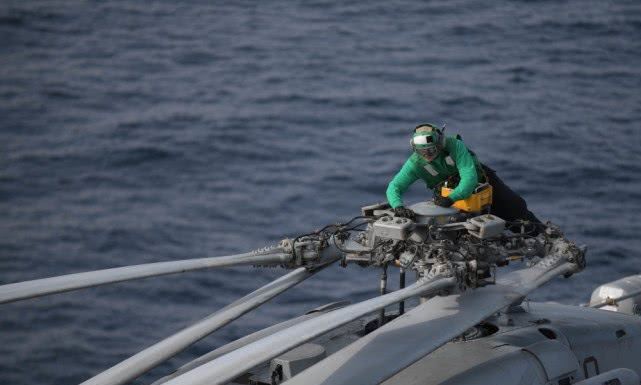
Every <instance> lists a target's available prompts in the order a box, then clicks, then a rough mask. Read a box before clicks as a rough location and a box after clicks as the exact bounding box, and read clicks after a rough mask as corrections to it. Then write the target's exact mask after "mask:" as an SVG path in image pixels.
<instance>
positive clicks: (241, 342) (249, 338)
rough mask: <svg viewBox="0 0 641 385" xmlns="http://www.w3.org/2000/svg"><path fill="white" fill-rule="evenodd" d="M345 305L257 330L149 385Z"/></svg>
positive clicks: (327, 306) (313, 311)
mask: <svg viewBox="0 0 641 385" xmlns="http://www.w3.org/2000/svg"><path fill="white" fill-rule="evenodd" d="M347 305H349V302H348V301H341V302H332V303H330V304H327V305H323V306H321V307H318V308H316V309H314V310H311V311H309V312H307V313H305V314H304V315H301V316H299V317H296V318H292V319H288V320H286V321H283V322H281V323H278V324H276V325H272V326H270V327H267V328H265V329H262V330H259V331H257V332H255V333H252V334H249V335H246V336H244V337H242V338H239V339H237V340H235V341H232V342H230V343H228V344H226V345H223V346H221V347H219V348H217V349H216V350H213V351H211V352H209V353H207V354H205V355H202V356H200V357H198V358H196V359H195V360H193V361H190V362H188V363H186V364H184V365H183V366H181V367H179V368H178V369H176V371H175V372H173V373H171V374H169V375H167V376H165V377H162V378H159V379H158V380H156V381H154V382H153V383H152V384H151V385H160V384H164V383H165V382H167V381H169V380H171V379H172V378H175V377H178V376H180V375H182V374H184V373H186V372H188V371H190V370H193V369H195V368H197V367H199V366H200V365H203V364H206V363H207V362H209V361H212V360H213V359H215V358H218V357H220V356H222V355H224V354H227V353H229V352H231V351H234V350H236V349H238V348H241V347H243V346H245V345H247V344H250V343H252V342H254V341H257V340H259V339H261V338H265V337H267V336H268V335H271V334H274V333H276V332H278V331H280V330H283V329H286V328H288V327H291V326H293V325H296V324H298V323H301V322H303V321H306V320H308V319H312V318H315V317H318V316H320V315H322V314H324V313H327V312H330V311H333V310H336V309H339V308H341V307H345V306H347Z"/></svg>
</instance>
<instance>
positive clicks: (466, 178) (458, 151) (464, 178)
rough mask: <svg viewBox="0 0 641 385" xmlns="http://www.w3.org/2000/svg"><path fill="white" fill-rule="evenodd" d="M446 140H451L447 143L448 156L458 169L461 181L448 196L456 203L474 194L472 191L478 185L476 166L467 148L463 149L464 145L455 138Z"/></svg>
mask: <svg viewBox="0 0 641 385" xmlns="http://www.w3.org/2000/svg"><path fill="white" fill-rule="evenodd" d="M448 139H449V140H451V142H450V143H448V145H449V146H448V147H449V148H448V150H450V156H452V157H453V158H454V161H455V162H456V168H458V173H459V176H460V177H461V181H460V182H459V184H458V186H456V188H455V189H454V191H452V193H451V194H450V198H451V199H452V200H454V201H457V200H460V199H466V198H468V197H469V196H470V195H472V192H474V189H475V188H476V185H477V184H478V175H477V173H476V164H475V163H474V159H473V158H472V155H471V154H470V152H469V151H468V150H467V147H465V144H463V142H462V141H460V140H458V139H455V138H448Z"/></svg>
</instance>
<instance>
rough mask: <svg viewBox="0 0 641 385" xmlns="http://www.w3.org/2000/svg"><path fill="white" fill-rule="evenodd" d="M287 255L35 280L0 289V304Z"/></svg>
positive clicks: (149, 265)
mask: <svg viewBox="0 0 641 385" xmlns="http://www.w3.org/2000/svg"><path fill="white" fill-rule="evenodd" d="M290 258H291V255H289V254H285V253H282V250H280V249H271V250H264V251H258V252H251V253H245V254H236V255H228V256H225V257H209V258H198V259H184V260H181V261H169V262H156V263H146V264H142V265H133V266H123V267H115V268H112V269H104V270H96V271H88V272H84V273H75V274H68V275H61V276H58V277H51V278H43V279H36V280H32V281H25V282H18V283H11V284H8V285H2V286H0V304H2V303H7V302H13V301H19V300H23V299H28V298H34V297H40V296H43V295H48V294H54V293H61V292H65V291H71V290H77V289H83V288H86V287H92V286H99V285H104V284H107V283H115V282H122V281H129V280H133V279H141V278H147V277H154V276H158V275H166V274H175V273H183V272H187V271H194V270H201V269H211V268H214V267H225V266H234V265H252V264H260V265H265V264H281V263H285V262H287V261H289V260H290Z"/></svg>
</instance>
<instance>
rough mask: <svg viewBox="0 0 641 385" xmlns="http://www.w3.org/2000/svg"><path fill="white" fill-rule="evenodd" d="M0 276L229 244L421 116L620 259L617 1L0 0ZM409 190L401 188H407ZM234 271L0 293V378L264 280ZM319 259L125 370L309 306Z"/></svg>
mask: <svg viewBox="0 0 641 385" xmlns="http://www.w3.org/2000/svg"><path fill="white" fill-rule="evenodd" d="M0 37H1V38H0V283H3V284H4V283H11V282H18V281H22V280H29V279H35V278H42V277H48V276H53V275H60V274H66V273H72V272H81V271H86V270H93V269H101V268H107V267H114V266H123V265H128V264H139V263H146V262H153V261H168V260H173V259H183V258H196V257H205V256H216V255H226V254H232V253H238V252H243V251H247V250H251V249H255V248H259V247H262V246H264V245H268V244H274V243H276V242H278V241H279V240H280V239H282V238H284V237H291V236H295V235H297V234H301V233H306V232H309V231H310V230H313V229H316V228H320V227H322V226H323V225H325V224H328V223H334V222H337V221H344V220H346V219H349V218H351V217H352V216H354V215H357V214H358V213H359V208H360V207H361V206H363V205H366V204H371V203H374V202H378V201H382V200H384V191H385V187H386V185H387V183H388V181H389V179H390V178H391V177H392V176H393V174H394V173H395V172H396V171H397V169H398V168H399V167H400V165H401V164H402V163H403V161H404V160H405V158H406V157H407V156H408V155H409V148H408V140H409V133H410V131H411V128H412V127H413V126H415V125H416V124H418V123H421V122H425V121H428V122H433V123H437V124H442V123H444V122H447V127H448V128H447V131H448V132H450V133H451V134H455V133H460V134H461V135H462V136H463V137H464V139H465V141H466V143H467V144H468V145H469V147H471V148H473V149H474V151H475V152H476V153H477V154H478V155H479V157H480V158H481V160H482V161H483V162H485V163H487V164H488V165H490V166H491V167H493V168H495V169H496V170H497V171H498V174H499V175H500V176H501V177H502V178H503V179H504V181H506V182H507V183H508V184H509V185H510V186H511V187H512V188H513V189H515V190H517V191H518V192H519V193H521V194H522V195H523V196H524V197H525V198H526V199H527V201H528V204H529V205H530V208H531V209H532V210H533V211H534V212H535V213H536V214H537V215H538V216H539V217H540V218H542V219H544V220H550V221H553V222H555V223H557V224H559V225H560V226H561V227H562V228H563V229H564V231H565V232H566V235H567V236H568V237H569V238H571V239H573V240H576V241H577V243H583V244H587V245H588V247H589V254H588V257H589V259H588V268H587V269H586V270H585V271H584V272H582V273H581V274H578V275H575V276H573V277H572V278H570V279H568V280H563V279H560V280H557V281H554V282H553V283H551V284H550V285H548V286H546V287H544V288H542V289H541V290H539V291H537V292H536V293H534V294H533V295H532V299H534V300H554V301H559V302H563V303H568V304H579V303H582V302H586V301H587V300H588V298H589V294H590V292H591V290H592V289H593V288H594V287H595V286H597V285H599V284H601V283H604V282H608V281H610V280H614V279H617V278H620V277H623V276H625V275H630V274H635V273H638V272H639V271H640V270H641V268H640V266H641V265H640V263H639V261H640V260H641V251H640V250H641V240H640V235H641V221H639V215H641V155H640V154H641V130H640V129H641V128H640V127H639V121H641V91H640V90H641V65H640V63H641V4H640V3H639V2H638V1H603V0H589V1H584V0H581V1H579V0H567V1H496V2H490V3H487V2H486V3H484V4H481V3H478V2H474V1H470V0H454V1H444V0H441V1H426V2H418V1H368V2H358V3H351V4H350V3H345V2H339V1H305V2H298V1H296V2H293V1H268V2H254V1H235V2H223V1H184V2H175V1H150V2H132V1H109V2H100V1H59V0H48V1H28V2H22V1H11V0H8V1H3V2H2V3H1V4H0ZM427 196H428V195H427V193H426V191H425V189H424V187H421V186H419V185H418V184H417V185H415V186H414V187H413V188H412V189H411V191H410V192H409V193H408V195H407V200H409V201H411V200H416V201H417V200H420V199H425V198H426V197H427ZM282 274H283V271H282V270H279V269H267V270H260V269H254V268H251V267H239V268H229V269H224V270H217V271H206V272H198V273H189V274H183V275H176V276H167V277H160V278H152V279H147V280H141V281H135V282H127V283H120V284H114V285H109V286H104V287H98V288H92V289H88V290H83V291H78V292H71V293H65V294H59V295H54V296H50V297H45V298H39V299H33V300H28V301H22V302H18V303H12V304H6V305H2V306H0V382H1V383H3V384H16V385H20V384H36V383H38V384H41V383H47V384H73V383H79V382H81V381H83V380H85V379H87V378H89V377H91V376H92V375H95V374H97V373H99V372H100V371H102V370H105V369H107V368H108V367H110V366H112V365H114V364H116V363H118V362H119V361H121V360H123V359H125V358H127V357H129V356H131V355H133V354H135V353H137V352H138V351H140V350H142V349H144V348H146V347H148V346H150V345H152V344H153V343H155V342H157V341H159V340H160V339H162V338H164V337H166V336H168V335H170V334H172V333H174V332H176V331H178V330H180V329H182V328H183V327H186V326H188V325H190V324H192V323H194V322H196V321H197V320H199V319H201V318H203V317H205V316H207V315H208V314H210V313H212V312H214V311H216V310H217V309H220V308H221V307H223V306H224V305H226V304H228V303H230V302H232V301H233V300H234V299H236V298H238V297H240V296H242V295H243V294H244V293H247V292H250V291H251V290H253V289H255V288H257V287H259V286H261V285H263V284H265V283H267V282H269V281H270V280H272V279H274V278H275V277H278V276H279V275H282ZM377 276H378V272H377V271H375V270H369V269H362V268H359V267H349V268H347V269H342V268H339V267H336V268H331V269H328V270H326V271H324V272H322V273H320V274H319V275H318V276H316V277H314V278H312V279H310V280H308V281H306V282H304V283H303V284H301V285H300V286H298V287H296V288H295V289H292V290H291V291H289V292H288V293H286V294H285V295H283V296H282V297H279V298H278V299H276V300H274V301H272V302H270V303H268V304H266V305H265V306H264V307H262V308H260V309H258V310H257V311H255V312H253V313H251V314H249V315H246V316H244V317H242V318H241V319H240V320H238V321H237V322H235V323H233V324H231V325H228V326H226V327H225V328H223V329H221V330H220V331H218V332H217V333H215V334H213V335H212V336H210V337H207V338H206V339H204V340H203V341H201V342H199V343H198V344H196V345H194V346H193V347H192V348H190V349H189V350H187V351H186V352H184V353H182V354H180V355H179V356H177V357H175V358H174V359H172V360H170V361H169V362H167V363H166V364H164V365H162V366H160V367H158V368H157V369H154V370H153V371H152V372H151V373H150V374H148V375H145V376H143V377H141V378H140V379H139V380H137V381H136V383H141V384H142V383H148V382H151V381H153V380H154V379H155V378H157V377H159V376H161V375H163V374H166V373H168V372H170V371H171V370H172V369H174V368H176V367H177V366H179V365H181V364H182V363H184V362H186V361H187V360H190V359H193V358H195V357H197V356H198V355H201V354H204V353H206V352H207V351H209V350H211V349H213V348H215V347H218V346H221V345H222V344H224V343H226V342H229V341H231V340H233V339H236V338H238V337H240V336H243V335H245V334H247V333H249V332H252V331H255V330H258V329H260V328H263V327H266V326H268V325H271V324H273V323H276V322H278V321H282V320H285V319H287V318H291V317H294V316H297V315H299V314H301V313H303V312H305V311H307V310H309V309H311V308H313V307H316V306H319V305H321V304H324V303H327V302H331V301H338V300H345V299H349V300H352V301H359V300H362V299H365V298H369V297H371V296H374V295H376V292H377V287H378V278H377Z"/></svg>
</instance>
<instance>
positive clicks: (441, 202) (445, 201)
mask: <svg viewBox="0 0 641 385" xmlns="http://www.w3.org/2000/svg"><path fill="white" fill-rule="evenodd" d="M434 204H435V205H437V206H441V207H450V206H451V205H453V204H454V201H453V200H451V199H450V198H449V197H444V196H440V195H434Z"/></svg>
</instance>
